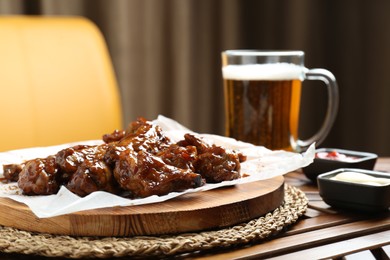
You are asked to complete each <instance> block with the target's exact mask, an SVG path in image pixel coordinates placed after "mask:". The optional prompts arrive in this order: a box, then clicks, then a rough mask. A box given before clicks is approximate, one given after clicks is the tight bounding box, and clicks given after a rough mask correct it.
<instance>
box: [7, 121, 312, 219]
mask: <svg viewBox="0 0 390 260" xmlns="http://www.w3.org/2000/svg"><path fill="white" fill-rule="evenodd" d="M153 122H154V123H155V124H158V125H159V126H161V128H162V129H163V131H164V133H165V134H166V135H167V136H168V137H169V138H171V140H172V141H173V142H177V141H179V140H182V139H183V136H184V134H185V133H193V134H195V135H197V136H200V137H201V138H203V140H205V141H207V142H208V143H214V144H216V145H220V146H223V147H224V148H228V149H232V150H236V151H239V152H242V153H243V154H244V155H246V156H247V161H245V162H244V163H242V164H241V175H244V174H245V175H248V177H245V178H241V179H238V180H234V181H226V182H222V183H217V184H206V185H204V186H202V187H199V188H196V189H189V190H186V191H184V192H172V193H169V194H167V195H165V196H150V197H147V198H142V199H126V198H122V197H119V196H116V195H113V194H110V193H107V192H102V191H99V192H93V193H92V194H90V195H88V196H86V197H83V198H81V197H79V196H77V195H75V194H73V193H72V192H70V191H69V190H67V189H66V188H65V187H64V186H62V187H61V188H60V190H59V192H58V193H57V194H55V195H48V196H25V195H22V193H21V190H20V189H19V187H18V186H17V183H9V184H4V183H0V197H8V198H11V199H13V200H15V201H19V202H22V203H25V204H26V205H27V206H29V207H30V209H31V210H32V212H33V213H34V214H35V215H36V216H38V217H39V218H48V217H53V216H58V215H63V214H68V213H72V212H76V211H81V210H87V209H97V208H105V207H113V206H132V205H142V204H148V203H157V202H162V201H166V200H169V199H172V198H174V197H177V196H180V195H183V194H186V193H190V192H201V191H205V190H210V189H216V188H218V187H222V186H230V185H234V184H240V183H247V182H253V181H257V180H263V179H268V178H272V177H275V176H278V175H283V174H286V173H288V172H290V171H294V170H296V169H299V168H301V167H305V166H307V165H309V164H310V163H311V162H312V161H313V158H314V153H315V147H314V144H313V145H311V146H310V147H309V149H308V150H307V151H306V152H305V153H303V154H299V153H293V152H286V151H271V150H268V149H266V148H265V147H261V146H254V145H252V144H248V143H244V142H240V141H237V140H235V139H232V138H227V137H223V136H218V135H210V134H198V133H194V132H192V131H191V130H189V129H187V128H185V127H184V126H182V125H181V124H179V123H178V122H176V121H174V120H172V119H169V118H167V117H164V116H161V115H160V116H158V118H157V119H156V120H154V121H153ZM100 143H102V141H100V140H91V141H85V142H79V143H77V144H100ZM73 145H75V143H71V144H64V145H58V146H50V147H37V148H29V149H21V150H13V151H9V152H4V153H0V175H3V167H2V165H3V164H10V163H21V162H23V161H24V160H28V159H33V158H39V157H40V158H42V157H46V156H48V155H51V154H55V153H56V152H57V151H59V150H61V149H63V148H65V147H69V146H73Z"/></svg>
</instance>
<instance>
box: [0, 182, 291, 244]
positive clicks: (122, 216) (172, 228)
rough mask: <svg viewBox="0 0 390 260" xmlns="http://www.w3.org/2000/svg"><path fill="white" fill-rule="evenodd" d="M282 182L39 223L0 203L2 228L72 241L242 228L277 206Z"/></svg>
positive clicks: (25, 210) (21, 210) (6, 201)
mask: <svg viewBox="0 0 390 260" xmlns="http://www.w3.org/2000/svg"><path fill="white" fill-rule="evenodd" d="M283 199H284V178H283V177H282V176H279V177H275V178H272V179H269V180H263V181H257V182H252V183H246V184H241V185H235V186H231V187H224V188H219V189H215V190H210V191H205V192H199V193H191V194H186V195H183V196H181V197H177V198H175V199H172V200H169V201H166V202H162V203H155V204H148V205H142V206H130V207H111V208H104V209H94V210H87V211H80V212H76V213H71V214H67V215H62V216H57V217H52V218H41V219H39V218H37V217H36V216H35V215H34V214H33V213H32V212H31V210H30V209H29V208H28V207H27V206H26V205H24V204H22V203H18V202H15V201H13V200H11V199H8V198H0V207H1V210H0V225H3V226H8V227H14V228H18V229H21V230H27V231H35V232H43V233H50V234H59V235H72V236H133V235H161V234H177V233H183V232H196V231H203V230H209V229H215V228H222V227H228V226H232V225H235V224H238V223H242V222H245V221H248V220H251V219H254V218H256V217H259V216H261V215H264V214H266V213H268V212H270V211H272V210H274V209H275V208H277V207H278V206H280V205H281V203H282V202H283Z"/></svg>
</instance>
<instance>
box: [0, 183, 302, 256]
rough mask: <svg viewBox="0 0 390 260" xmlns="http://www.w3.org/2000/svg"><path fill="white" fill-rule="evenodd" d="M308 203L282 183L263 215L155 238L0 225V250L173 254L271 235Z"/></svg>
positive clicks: (53, 253) (294, 218)
mask: <svg viewBox="0 0 390 260" xmlns="http://www.w3.org/2000/svg"><path fill="white" fill-rule="evenodd" d="M307 203H308V200H307V198H306V196H305V194H304V192H302V191H301V190H299V189H297V188H295V187H292V186H289V185H285V199H284V203H283V204H282V205H281V206H280V207H278V208H277V209H275V210H274V211H272V212H270V213H268V214H266V215H265V216H262V217H260V218H257V219H254V220H251V221H249V222H247V223H242V224H240V225H236V226H233V227H230V228H224V229H220V230H213V231H204V232H199V233H186V234H179V235H170V236H158V237H155V236H153V237H152V236H136V237H105V238H101V237H71V236H58V235H51V234H40V233H34V232H27V231H22V230H18V229H14V228H9V227H2V226H0V251H1V252H3V253H19V254H28V255H40V256H49V257H66V258H83V257H86V258H108V257H124V256H138V257H146V256H172V255H176V254H180V253H189V252H195V251H199V250H207V249H212V248H216V247H219V248H220V247H229V246H233V245H241V244H246V243H249V242H253V241H257V240H261V239H264V238H267V237H270V236H272V235H275V234H277V233H279V232H280V231H281V230H283V229H284V228H286V227H287V226H289V225H291V224H293V223H295V222H296V221H297V220H298V218H299V217H300V216H301V215H302V214H303V213H304V212H305V211H306V209H307Z"/></svg>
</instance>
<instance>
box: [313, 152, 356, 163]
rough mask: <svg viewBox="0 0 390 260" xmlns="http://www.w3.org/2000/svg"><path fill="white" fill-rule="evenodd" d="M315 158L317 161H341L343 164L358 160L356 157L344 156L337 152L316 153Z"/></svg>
mask: <svg viewBox="0 0 390 260" xmlns="http://www.w3.org/2000/svg"><path fill="white" fill-rule="evenodd" d="M315 157H316V158H319V159H327V160H335V161H343V162H353V161H356V160H357V159H359V158H358V157H355V156H349V155H346V154H342V153H339V152H337V151H331V152H318V153H316V156H315Z"/></svg>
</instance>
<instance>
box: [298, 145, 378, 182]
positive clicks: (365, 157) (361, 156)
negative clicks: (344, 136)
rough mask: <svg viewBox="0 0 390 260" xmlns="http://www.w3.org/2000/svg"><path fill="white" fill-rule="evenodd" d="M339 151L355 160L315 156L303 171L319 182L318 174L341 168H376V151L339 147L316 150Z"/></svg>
mask: <svg viewBox="0 0 390 260" xmlns="http://www.w3.org/2000/svg"><path fill="white" fill-rule="evenodd" d="M331 152H337V153H339V154H343V155H346V156H347V157H353V158H354V160H350V161H344V160H337V159H329V158H317V157H316V158H314V160H313V163H311V164H310V165H308V166H306V167H304V168H302V171H303V173H304V174H305V175H306V177H307V178H308V179H310V180H311V181H312V182H314V183H317V176H318V175H320V174H321V173H325V172H330V171H333V170H337V169H339V168H358V169H366V170H372V169H374V166H375V163H376V160H377V158H378V155H376V154H374V153H367V152H359V151H350V150H344V149H337V148H320V149H317V150H316V154H318V153H331Z"/></svg>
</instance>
